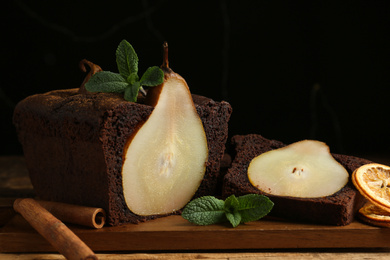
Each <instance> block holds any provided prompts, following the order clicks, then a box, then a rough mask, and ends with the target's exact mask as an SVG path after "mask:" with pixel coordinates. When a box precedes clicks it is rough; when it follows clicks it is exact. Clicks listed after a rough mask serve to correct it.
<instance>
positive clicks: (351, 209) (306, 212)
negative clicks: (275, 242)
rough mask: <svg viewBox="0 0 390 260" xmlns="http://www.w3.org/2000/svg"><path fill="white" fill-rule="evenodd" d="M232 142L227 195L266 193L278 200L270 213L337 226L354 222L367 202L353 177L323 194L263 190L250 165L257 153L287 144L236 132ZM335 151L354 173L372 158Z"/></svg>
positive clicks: (227, 175)
mask: <svg viewBox="0 0 390 260" xmlns="http://www.w3.org/2000/svg"><path fill="white" fill-rule="evenodd" d="M232 145H233V147H234V159H233V162H232V166H231V167H230V168H229V170H228V172H227V174H226V175H225V177H224V180H223V187H222V195H223V197H224V198H226V197H228V196H229V195H232V194H234V195H236V196H240V195H244V194H248V193H256V194H264V195H266V196H268V197H269V198H270V199H271V200H272V201H273V202H274V204H275V205H274V208H273V209H272V211H271V212H270V214H269V215H270V216H274V217H280V218H283V219H289V220H293V221H302V222H310V223H317V224H326V225H337V226H343V225H347V224H349V223H351V222H352V220H353V219H354V216H355V213H356V212H357V210H358V209H359V208H360V207H362V206H363V204H364V202H365V199H364V198H363V197H362V196H361V195H360V193H359V192H358V191H357V190H356V189H355V187H354V186H353V184H352V182H351V180H350V181H349V183H348V184H347V185H346V186H344V187H343V188H342V189H341V190H340V191H338V192H336V193H335V194H333V195H331V196H326V197H320V198H297V197H285V196H275V195H270V194H266V193H263V192H262V191H260V190H258V189H257V188H255V187H254V186H253V185H252V184H251V183H250V182H249V179H248V175H247V169H248V166H249V164H250V162H251V161H252V159H253V158H255V157H256V156H258V155H260V154H262V153H264V152H267V151H270V150H274V149H278V148H281V147H284V146H285V144H283V143H282V142H280V141H276V140H269V139H266V138H264V137H262V136H261V135H256V134H251V135H236V136H233V138H232ZM332 155H333V157H334V158H335V159H336V160H337V161H338V162H339V163H340V164H342V165H343V166H344V167H345V168H346V170H347V171H348V173H349V174H350V176H351V174H352V172H353V170H355V169H356V168H358V167H360V166H361V165H363V164H367V163H370V161H369V160H365V159H361V158H357V157H354V156H347V155H340V154H332ZM324 185H326V184H324Z"/></svg>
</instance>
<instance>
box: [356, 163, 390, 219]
mask: <svg viewBox="0 0 390 260" xmlns="http://www.w3.org/2000/svg"><path fill="white" fill-rule="evenodd" d="M352 182H353V184H354V185H355V187H356V188H357V189H358V190H359V192H360V193H361V194H362V195H363V196H364V197H365V198H366V199H367V200H368V201H370V202H371V203H372V204H374V205H375V206H377V207H379V208H381V209H383V210H385V211H390V167H389V166H386V165H383V164H377V163H371V164H365V165H363V166H361V167H359V168H357V169H356V170H355V171H354V172H353V173H352Z"/></svg>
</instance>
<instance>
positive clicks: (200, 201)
mask: <svg viewBox="0 0 390 260" xmlns="http://www.w3.org/2000/svg"><path fill="white" fill-rule="evenodd" d="M182 217H183V218H185V219H186V220H188V221H189V222H191V223H194V224H197V225H211V224H215V223H220V222H222V221H224V220H225V211H224V201H223V200H220V199H217V198H215V197H213V196H204V197H200V198H197V199H195V200H193V201H191V202H189V203H188V204H187V206H186V207H185V208H184V209H183V212H182Z"/></svg>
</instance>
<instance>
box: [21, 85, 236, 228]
mask: <svg viewBox="0 0 390 260" xmlns="http://www.w3.org/2000/svg"><path fill="white" fill-rule="evenodd" d="M192 99H193V101H194V105H195V109H196V112H197V113H198V115H199V118H200V120H201V122H202V125H203V127H204V132H205V134H206V139H207V146H208V157H207V162H206V165H205V174H204V177H203V179H202V180H201V183H200V186H199V188H198V190H197V191H196V193H195V195H194V197H198V196H202V195H214V194H215V193H216V192H217V189H218V188H219V186H218V180H220V176H219V170H220V162H221V159H222V157H223V154H224V150H225V142H226V139H227V135H228V121H229V118H230V115H231V112H232V108H231V106H230V104H229V103H227V102H224V101H222V102H216V101H213V100H211V99H209V98H206V97H202V96H197V95H192ZM153 109H154V108H153V107H152V106H149V105H146V104H143V103H142V100H140V102H138V103H134V102H129V101H125V100H124V99H123V97H122V96H121V95H118V94H113V93H86V94H84V93H80V92H79V90H78V89H67V90H55V91H51V92H48V93H45V94H37V95H33V96H30V97H27V98H26V99H24V100H23V101H21V102H19V104H18V105H17V107H16V109H15V112H14V124H15V126H16V129H17V132H18V136H19V140H20V142H21V144H22V146H23V150H24V155H25V159H26V163H27V167H28V170H29V174H30V178H31V182H32V184H33V186H34V189H35V191H36V194H37V195H38V196H39V198H40V199H43V200H52V201H59V202H66V203H72V204H78V205H85V206H93V207H101V208H103V209H105V210H106V212H107V218H108V219H107V222H108V224H110V225H118V224H121V223H138V222H141V221H145V220H149V219H153V218H156V217H159V216H162V215H164V214H157V215H153V214H152V215H147V216H140V215H137V214H134V213H133V212H131V211H130V210H129V208H128V206H127V204H126V201H125V198H124V193H123V186H122V185H123V182H122V167H123V161H124V150H125V147H126V145H127V142H128V140H129V137H130V136H132V134H133V133H135V132H136V131H138V129H139V128H140V126H142V125H143V124H144V123H145V122H146V121H147V119H148V118H149V116H150V114H151V113H152V111H153ZM156 131H158V129H156Z"/></svg>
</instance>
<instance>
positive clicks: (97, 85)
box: [85, 71, 129, 93]
mask: <svg viewBox="0 0 390 260" xmlns="http://www.w3.org/2000/svg"><path fill="white" fill-rule="evenodd" d="M128 85H129V84H128V83H127V82H126V80H125V79H124V78H123V77H122V76H121V75H119V74H117V73H113V72H110V71H100V72H97V73H95V74H94V75H93V76H92V77H91V78H90V79H89V80H88V82H87V83H86V84H85V88H86V90H88V91H90V92H118V93H121V92H123V91H124V90H125V88H126V87H127V86H128Z"/></svg>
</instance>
